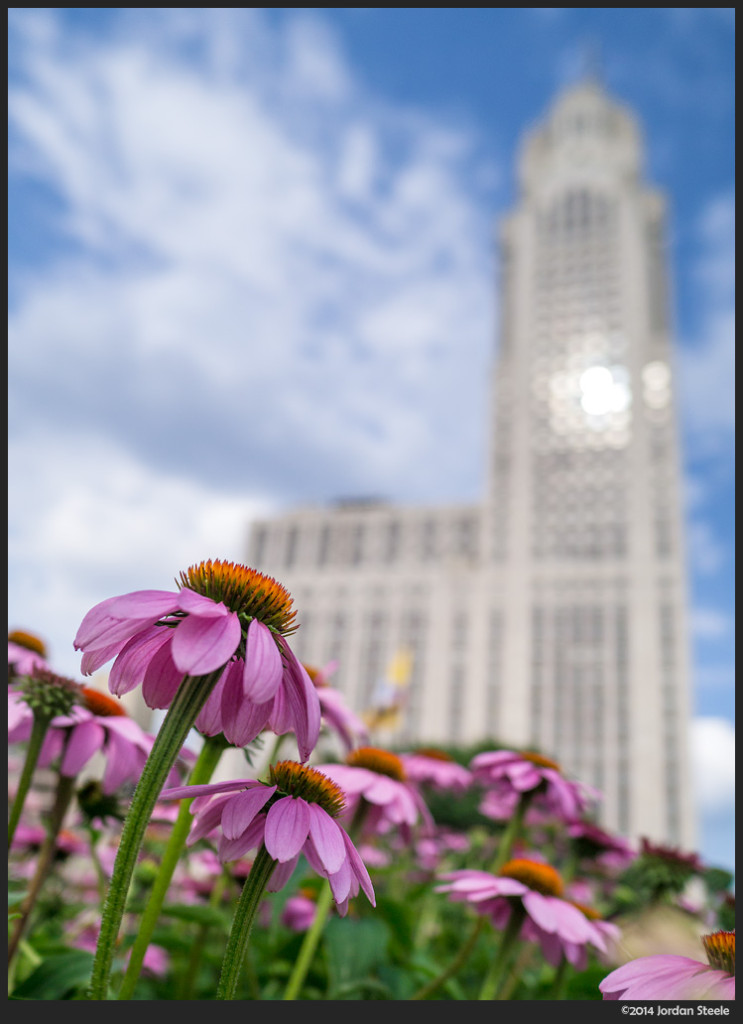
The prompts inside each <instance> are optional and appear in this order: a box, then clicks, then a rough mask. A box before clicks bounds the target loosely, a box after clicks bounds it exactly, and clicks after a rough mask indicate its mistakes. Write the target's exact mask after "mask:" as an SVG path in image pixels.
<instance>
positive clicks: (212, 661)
mask: <svg viewBox="0 0 743 1024" xmlns="http://www.w3.org/2000/svg"><path fill="white" fill-rule="evenodd" d="M214 607H215V608H222V609H224V612H225V614H224V615H222V614H220V615H218V616H214V615H197V614H191V615H188V616H187V617H186V618H185V619H182V620H181V621H180V622H179V623H178V625H177V626H176V628H175V635H174V636H173V642H172V643H171V645H170V649H171V654H172V657H173V663H174V664H175V666H176V668H178V669H179V670H180V671H181V672H183V673H186V674H188V675H190V676H203V675H206V674H207V673H208V672H213V671H214V670H215V669H217V668H219V667H220V666H221V665H226V664H227V662H228V661H229V660H230V658H231V657H232V655H233V654H234V653H235V651H236V650H237V646H238V644H239V643H240V638H241V636H242V632H241V629H240V620H239V618H238V617H237V613H236V612H231V611H229V609H227V608H225V607H224V605H214Z"/></svg>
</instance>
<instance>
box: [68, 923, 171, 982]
mask: <svg viewBox="0 0 743 1024" xmlns="http://www.w3.org/2000/svg"><path fill="white" fill-rule="evenodd" d="M99 930H100V925H99V923H98V922H91V923H89V924H82V925H81V924H80V923H79V922H74V921H73V922H72V923H71V924H70V925H68V926H67V931H68V933H69V935H70V941H71V942H72V944H73V946H74V947H75V949H85V950H88V951H89V952H90V953H95V951H96V948H97V945H98V933H99ZM130 955H131V949H129V950H127V954H126V961H125V963H124V964H123V965H122V966H124V967H125V966H126V963H127V962H128V959H129V956H130ZM169 965H170V954H169V953H168V951H167V950H165V949H163V947H162V946H156V945H153V944H150V945H149V946H148V947H147V951H146V953H145V955H144V960H143V961H142V969H143V971H144V972H145V973H147V974H152V975H154V976H155V977H158V978H162V977H164V976H165V974H166V973H167V971H168V967H169Z"/></svg>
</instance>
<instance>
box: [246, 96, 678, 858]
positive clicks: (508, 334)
mask: <svg viewBox="0 0 743 1024" xmlns="http://www.w3.org/2000/svg"><path fill="white" fill-rule="evenodd" d="M641 163H642V145H641V140H640V135H639V131H638V127H637V124H636V121H635V119H634V118H633V117H632V116H631V115H630V114H629V113H628V112H627V111H626V110H625V109H624V108H622V107H621V106H619V105H617V104H616V103H615V102H614V101H612V100H611V99H610V98H609V97H608V96H607V95H606V93H605V92H604V91H603V89H602V87H601V86H600V85H599V84H598V83H596V82H593V81H586V82H583V83H581V84H579V85H576V86H573V87H572V88H570V89H568V90H566V91H565V92H564V93H563V94H562V95H560V96H558V98H557V100H556V102H555V104H554V106H553V107H552V109H551V111H550V112H549V114H548V117H547V118H546V120H545V121H544V123H543V124H541V125H540V126H539V127H537V128H536V129H535V130H534V131H532V132H531V133H529V134H528V135H527V137H526V138H525V141H524V145H523V147H522V152H521V156H520V163H519V185H520V195H519V199H518V202H517V204H516V206H515V208H514V209H513V210H512V211H511V212H510V213H509V214H508V215H507V216H506V217H505V219H504V220H503V222H502V224H501V228H500V237H499V244H500V281H501V283H500V307H501V323H500V331H499V346H498V360H497V365H496V367H495V380H494V401H493V409H492V426H491V444H490V455H489V470H488V486H487V493H486V495H485V496H484V500H483V502H482V504H481V505H477V506H461V507H435V508H432V507H400V506H394V505H389V504H385V503H382V502H363V501H360V502H351V503H348V502H347V503H341V504H338V505H336V506H334V507H332V508H302V509H297V510H294V511H291V512H288V513H287V514H286V515H283V516H280V517H278V518H277V519H274V520H266V521H262V522H260V523H256V524H254V527H253V529H252V531H251V535H250V542H249V550H248V562H249V564H251V565H253V566H256V567H257V568H259V569H261V570H263V571H265V572H268V573H270V574H272V575H274V576H276V577H277V578H278V579H279V580H280V581H281V582H282V583H283V584H284V585H285V586H287V587H288V589H289V590H290V592H291V593H292V595H293V597H294V600H295V604H296V606H297V608H298V611H299V616H298V617H299V620H300V621H301V628H300V630H299V632H298V634H297V636H296V644H295V645H294V646H295V647H296V649H297V651H298V653H299V655H300V657H302V658H303V659H304V660H306V661H308V662H312V663H313V664H315V665H322V664H324V663H325V662H327V661H329V660H330V659H332V658H337V659H338V662H339V669H338V672H337V675H336V676H335V677H334V680H333V681H334V682H335V684H336V685H337V686H338V688H339V689H341V690H343V691H344V692H345V693H346V696H347V699H348V701H349V703H350V704H351V706H352V707H354V708H355V710H357V711H362V710H364V709H367V708H369V707H370V706H371V705H372V704H374V703H375V702H377V703H378V702H379V692H378V688H379V683H380V680H382V679H384V676H385V671H386V669H387V667H388V666H389V665H390V664H391V663H392V662H393V660H394V658H395V656H398V657H401V658H403V660H405V661H406V663H407V664H408V665H409V673H408V676H407V678H406V679H405V680H402V681H403V682H405V684H406V685H405V686H404V689H400V690H399V691H398V692H399V693H400V694H401V695H404V706H403V710H402V713H401V717H400V720H399V724H398V728H397V730H396V732H395V733H394V734H393V741H394V743H395V744H400V745H403V744H404V745H408V746H410V745H412V744H415V743H429V744H431V743H456V744H469V743H474V742H479V741H481V740H484V739H487V738H491V739H494V740H497V741H498V742H501V743H504V744H507V745H513V746H516V747H526V746H529V747H533V748H536V749H538V750H540V751H541V752H542V753H544V754H546V755H548V756H551V757H554V758H556V759H557V760H558V761H559V762H560V763H561V765H562V766H563V768H564V770H565V771H566V772H568V773H569V774H571V775H574V776H577V777H579V778H581V779H583V780H585V781H586V782H588V783H591V784H592V785H595V786H596V787H597V788H599V789H600V790H601V791H602V793H603V794H604V800H603V803H602V808H601V811H602V814H601V816H602V819H603V821H604V822H605V823H606V824H607V825H609V826H611V827H614V828H616V829H618V830H619V831H620V832H622V833H624V834H626V835H631V836H639V835H644V836H648V837H649V838H651V839H654V840H656V841H665V842H671V843H674V844H679V845H681V846H682V847H684V848H686V849H692V848H694V846H695V840H696V836H695V826H694V816H693V810H692V804H691V793H690V779H689V767H688V758H689V752H688V722H689V711H690V709H689V685H688V676H689V666H688V649H687V648H688V642H687V626H686V614H687V608H686V606H687V598H686V583H685V557H684V544H683V531H682V518H681V496H680V467H679V454H678V440H677V431H676V422H675V411H674V397H673V368H672V353H671V329H670V325H669V302H668V289H667V282H666V278H667V256H666V250H665V226H664V203H663V199H662V196H661V195H660V194H659V193H658V192H657V191H656V190H654V189H651V188H649V187H648V186H647V185H646V184H645V183H644V182H643V180H642V175H641V170H642V167H641ZM390 692H392V693H394V692H395V687H394V685H391V691H390Z"/></svg>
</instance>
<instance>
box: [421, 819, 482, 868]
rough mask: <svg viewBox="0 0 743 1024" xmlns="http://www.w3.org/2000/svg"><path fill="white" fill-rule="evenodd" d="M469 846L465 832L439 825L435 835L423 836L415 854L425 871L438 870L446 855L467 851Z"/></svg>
mask: <svg viewBox="0 0 743 1024" xmlns="http://www.w3.org/2000/svg"><path fill="white" fill-rule="evenodd" d="M469 848H470V841H469V838H468V837H467V836H466V835H464V834H463V833H461V832H453V831H452V830H451V829H448V828H440V827H437V828H436V831H435V833H434V834H433V835H431V836H422V837H421V838H420V839H419V840H418V842H417V843H416V844H415V854H416V858H417V861H418V864H419V865H420V866H421V867H422V868H423V870H424V871H436V870H437V869H438V868H439V867H440V865H441V861H442V860H443V859H444V857H448V856H449V855H450V854H452V853H466V852H467V851H468V850H469Z"/></svg>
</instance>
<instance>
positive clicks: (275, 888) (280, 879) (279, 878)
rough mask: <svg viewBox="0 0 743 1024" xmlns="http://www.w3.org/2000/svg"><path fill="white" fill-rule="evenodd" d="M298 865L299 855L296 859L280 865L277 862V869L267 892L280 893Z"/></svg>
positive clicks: (293, 858) (269, 881) (274, 870)
mask: <svg viewBox="0 0 743 1024" xmlns="http://www.w3.org/2000/svg"><path fill="white" fill-rule="evenodd" d="M298 863H299V854H297V856H296V857H292V858H291V860H287V861H284V863H283V864H279V862H278V861H277V862H276V867H275V868H274V869H273V873H272V874H271V877H270V878H269V880H268V884H267V885H266V892H279V890H280V889H283V888H284V886H285V885H286V883H287V882H288V881H289V879H290V878H291V877H292V875H293V874H294V869H295V868H296V866H297V864H298Z"/></svg>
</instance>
